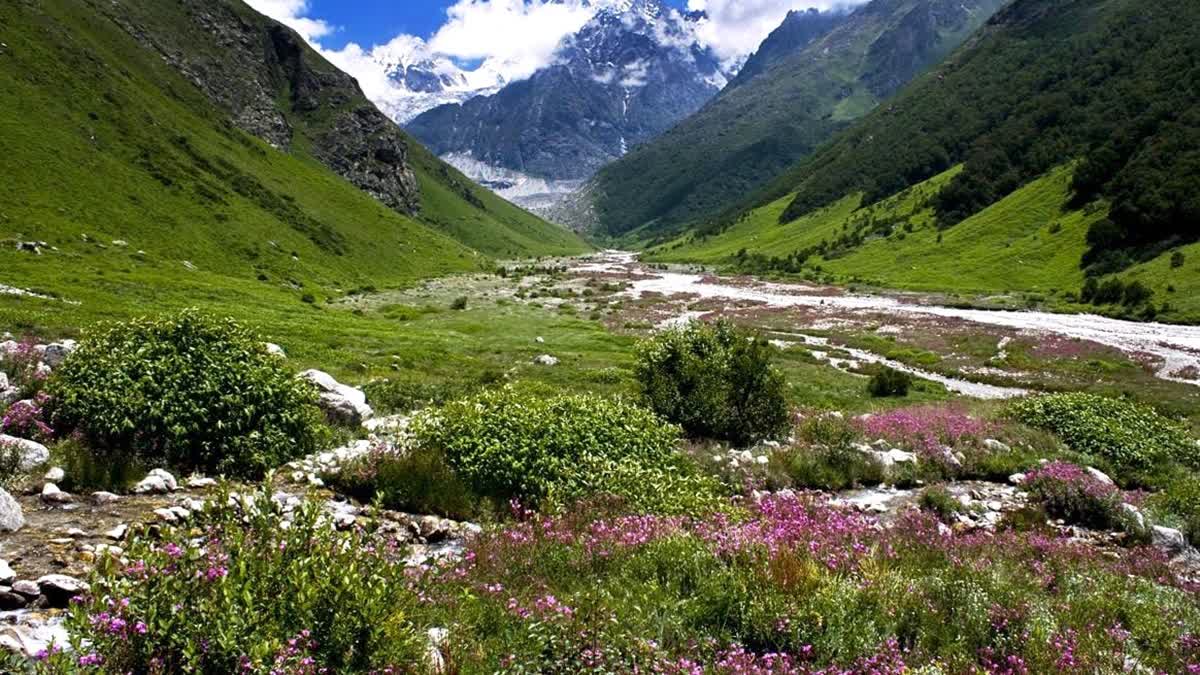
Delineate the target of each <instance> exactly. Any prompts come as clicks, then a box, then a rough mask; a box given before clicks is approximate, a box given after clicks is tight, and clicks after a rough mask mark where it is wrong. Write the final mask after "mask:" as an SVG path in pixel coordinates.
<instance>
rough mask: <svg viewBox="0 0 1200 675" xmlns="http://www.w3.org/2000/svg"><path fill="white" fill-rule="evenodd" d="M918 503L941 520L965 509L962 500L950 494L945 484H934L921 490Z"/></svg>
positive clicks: (947, 518)
mask: <svg viewBox="0 0 1200 675" xmlns="http://www.w3.org/2000/svg"><path fill="white" fill-rule="evenodd" d="M917 505H918V506H920V507H921V508H922V509H924V510H925V511H929V512H931V513H933V514H935V515H937V517H938V518H939V519H941V520H949V519H950V518H953V517H954V516H955V515H957V514H958V513H959V512H960V511H962V510H963V505H962V502H960V501H958V498H957V497H955V496H954V495H952V494H950V491H949V490H947V489H946V486H944V485H933V486H930V487H927V488H925V489H924V490H921V495H920V497H918V498H917Z"/></svg>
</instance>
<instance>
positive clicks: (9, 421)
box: [0, 392, 54, 441]
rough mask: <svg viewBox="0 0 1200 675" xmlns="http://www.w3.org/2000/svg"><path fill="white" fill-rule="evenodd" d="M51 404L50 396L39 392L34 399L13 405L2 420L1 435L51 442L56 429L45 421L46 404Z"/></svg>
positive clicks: (0, 425)
mask: <svg viewBox="0 0 1200 675" xmlns="http://www.w3.org/2000/svg"><path fill="white" fill-rule="evenodd" d="M49 402H50V396H49V395H47V394H46V393H45V392H38V394H37V395H36V396H34V398H32V399H27V400H24V401H17V402H16V403H14V404H12V405H11V406H9V407H8V410H6V411H4V416H3V417H2V418H0V433H4V434H9V435H10V436H17V437H19V438H28V439H31V440H35V441H48V440H51V439H52V438H53V437H54V429H52V428H50V425H49V424H46V422H45V421H44V419H45V416H46V415H45V409H46V404H47V403H49Z"/></svg>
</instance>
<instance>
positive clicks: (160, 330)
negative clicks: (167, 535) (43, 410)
mask: <svg viewBox="0 0 1200 675" xmlns="http://www.w3.org/2000/svg"><path fill="white" fill-rule="evenodd" d="M48 387H49V391H50V393H51V396H52V402H51V404H50V405H51V406H52V407H51V417H52V420H53V424H54V426H55V428H56V429H57V430H58V431H59V432H64V431H78V432H79V433H81V434H82V435H83V436H84V438H85V439H86V440H87V442H88V444H89V445H90V446H91V447H93V448H94V449H96V450H98V451H99V452H101V453H102V454H106V455H108V456H109V457H110V458H112V457H118V458H119V457H122V456H123V455H125V454H126V453H132V456H133V457H136V458H138V459H139V460H142V461H144V462H146V463H148V464H159V463H163V464H166V465H169V466H171V467H175V468H178V469H181V470H185V471H186V470H192V469H199V470H204V471H209V472H220V473H225V474H228V475H231V476H245V477H254V476H260V475H262V473H263V472H264V471H265V470H267V469H268V468H272V467H275V466H278V465H280V464H283V463H284V462H286V461H288V460H290V459H293V458H295V457H297V456H301V455H304V454H307V453H310V452H313V451H315V450H317V449H318V447H319V445H320V441H321V439H322V438H323V436H324V435H325V433H326V432H325V431H324V427H323V425H322V424H321V423H320V413H319V411H318V410H317V408H316V406H315V405H314V404H315V401H316V393H315V392H314V391H313V389H312V387H311V386H310V385H308V384H307V383H304V382H303V381H300V380H297V379H296V378H295V377H294V376H293V375H292V374H291V373H290V372H288V371H287V370H286V369H285V368H284V367H283V365H282V364H281V362H280V360H279V359H278V358H276V357H274V356H272V355H270V354H269V353H267V351H266V348H265V347H264V346H263V343H262V342H261V341H260V340H258V339H257V338H256V337H254V336H253V335H251V334H250V333H249V332H247V331H246V330H244V329H243V328H241V327H240V326H238V325H237V324H236V323H234V322H233V321H232V320H229V319H225V320H222V319H215V318H210V317H207V316H204V315H202V314H200V313H199V312H197V311H195V310H186V311H184V312H182V313H180V314H178V315H175V316H171V317H166V318H161V319H135V320H133V321H130V322H127V323H119V324H115V325H113V326H110V327H108V328H105V329H103V330H99V331H96V332H94V333H92V334H90V335H88V336H86V337H85V338H84V339H83V340H82V341H81V343H80V345H79V348H78V350H76V351H75V352H74V353H73V354H71V356H69V357H68V358H67V360H66V361H64V362H63V364H62V366H61V367H60V368H59V369H58V370H56V371H55V373H54V376H53V377H52V378H51V380H50V382H49V385H48Z"/></svg>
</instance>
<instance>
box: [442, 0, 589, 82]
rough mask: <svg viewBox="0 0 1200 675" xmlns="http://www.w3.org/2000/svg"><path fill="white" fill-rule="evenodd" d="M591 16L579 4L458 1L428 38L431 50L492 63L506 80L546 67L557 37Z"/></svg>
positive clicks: (565, 0) (563, 0)
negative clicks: (502, 68) (502, 67)
mask: <svg viewBox="0 0 1200 675" xmlns="http://www.w3.org/2000/svg"><path fill="white" fill-rule="evenodd" d="M594 13H595V9H594V8H593V7H590V6H587V5H585V3H584V2H583V0H557V1H555V0H459V1H458V2H457V3H455V4H454V5H452V6H451V7H450V8H449V9H447V10H446V19H447V20H446V23H445V24H443V25H442V27H441V28H439V29H438V31H437V32H436V33H434V34H433V36H432V37H431V38H430V39H429V47H430V49H432V50H433V51H434V52H437V53H439V54H445V55H447V56H450V57H453V58H456V59H493V60H495V61H496V62H499V63H503V64H505V70H506V71H507V72H506V73H505V75H506V76H507V79H509V80H512V79H521V78H525V77H528V76H530V75H532V74H533V72H534V71H535V70H537V69H538V68H541V67H542V66H545V65H546V64H548V63H550V62H551V60H552V59H553V57H554V52H555V49H556V48H557V47H558V44H559V42H561V41H562V39H563V38H564V37H566V36H568V35H570V34H572V33H574V32H576V31H578V30H579V29H580V28H582V27H583V24H585V23H587V21H588V19H590V18H591V17H592V14H594Z"/></svg>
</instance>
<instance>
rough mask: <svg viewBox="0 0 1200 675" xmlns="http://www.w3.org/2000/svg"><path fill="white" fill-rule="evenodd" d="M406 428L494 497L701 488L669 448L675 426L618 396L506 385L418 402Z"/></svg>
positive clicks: (558, 497)
mask: <svg viewBox="0 0 1200 675" xmlns="http://www.w3.org/2000/svg"><path fill="white" fill-rule="evenodd" d="M412 428H413V433H414V436H415V445H416V447H419V448H422V450H423V451H425V452H441V453H444V454H445V457H446V459H447V460H448V462H449V464H450V466H451V467H452V468H453V469H454V470H455V471H456V472H457V473H458V475H459V476H461V477H462V479H463V480H464V481H465V482H466V484H467V485H469V486H471V488H472V489H473V490H475V491H476V492H477V493H478V494H480V495H483V496H486V497H490V498H493V499H495V500H497V501H499V502H501V503H504V502H507V501H508V500H510V499H518V500H521V501H526V502H529V503H531V504H538V503H542V502H545V501H547V500H549V501H552V502H559V503H562V502H567V501H573V500H575V499H579V498H583V497H587V496H590V495H593V494H605V493H607V494H614V495H616V496H619V497H624V498H627V499H629V500H631V501H632V502H633V503H634V504H648V503H649V504H650V505H653V502H656V501H658V499H659V497H660V496H659V495H653V494H650V493H651V492H653V491H654V490H656V489H660V490H665V491H668V492H670V493H671V494H672V495H674V494H676V493H678V492H680V491H682V490H690V489H699V490H702V491H708V488H709V486H708V485H706V484H704V480H703V479H702V478H700V477H699V476H695V475H694V474H693V472H692V471H691V470H690V466H689V465H687V463H686V462H685V460H684V458H683V456H682V455H681V454H680V453H679V452H678V451H677V449H676V446H677V441H678V434H679V432H678V429H677V428H676V427H674V426H672V425H670V424H667V423H666V422H664V421H662V420H661V419H660V418H659V417H658V416H656V415H655V414H654V413H652V412H650V411H648V410H645V409H644V408H639V407H637V406H635V405H631V404H629V403H626V402H624V401H622V400H620V399H607V398H601V397H598V396H590V395H581V396H557V397H550V398H542V397H538V396H535V395H531V394H528V393H522V392H518V391H516V390H514V389H512V388H510V387H506V388H503V389H498V390H493V391H488V392H484V393H482V394H479V395H478V396H475V397H472V398H468V399H463V400H461V401H456V402H453V403H450V404H449V405H447V406H445V407H444V408H442V409H441V410H438V411H427V412H426V413H425V414H423V415H420V416H418V417H417V418H415V419H414V420H413V427H412ZM642 481H645V482H642Z"/></svg>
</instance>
